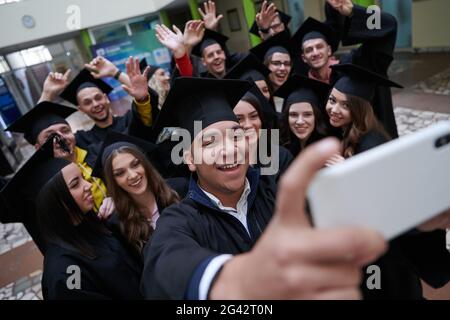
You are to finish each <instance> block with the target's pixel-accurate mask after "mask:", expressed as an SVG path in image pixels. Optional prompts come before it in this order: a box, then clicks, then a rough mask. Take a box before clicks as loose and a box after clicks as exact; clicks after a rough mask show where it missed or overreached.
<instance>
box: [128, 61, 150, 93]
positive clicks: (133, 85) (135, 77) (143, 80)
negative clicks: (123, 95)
mask: <svg viewBox="0 0 450 320" xmlns="http://www.w3.org/2000/svg"><path fill="white" fill-rule="evenodd" d="M125 66H126V69H127V75H128V78H129V79H130V85H129V86H128V85H122V88H123V90H125V91H126V92H127V93H128V94H129V95H130V96H132V97H133V98H134V99H136V101H138V102H144V101H146V100H147V99H148V96H149V95H148V84H147V74H148V72H149V71H150V67H149V66H147V68H145V70H144V72H143V73H141V70H140V69H139V59H138V58H133V57H129V58H128V61H127V62H126V64H125Z"/></svg>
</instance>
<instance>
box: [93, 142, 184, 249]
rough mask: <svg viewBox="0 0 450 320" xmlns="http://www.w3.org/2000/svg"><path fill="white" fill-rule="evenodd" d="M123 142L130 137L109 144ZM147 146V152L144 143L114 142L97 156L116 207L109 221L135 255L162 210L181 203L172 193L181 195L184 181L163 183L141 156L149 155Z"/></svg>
mask: <svg viewBox="0 0 450 320" xmlns="http://www.w3.org/2000/svg"><path fill="white" fill-rule="evenodd" d="M121 137H122V138H121ZM122 139H130V137H127V138H125V137H123V135H118V137H116V138H115V139H112V141H114V140H116V141H117V140H122ZM134 140H137V139H134ZM106 144H108V142H106ZM147 145H148V147H147V148H146V147H145V145H144V142H140V147H138V146H137V145H136V144H133V143H130V142H125V141H121V142H114V143H112V144H109V145H107V146H106V147H104V149H103V152H102V153H101V154H100V157H101V163H102V167H103V175H104V178H105V181H106V184H107V186H108V192H109V194H110V196H111V197H112V198H113V201H114V204H115V207H116V211H115V213H116V214H115V216H113V217H112V220H113V221H115V220H116V221H115V222H116V225H118V227H119V229H120V231H121V233H122V235H123V236H124V237H125V238H126V240H127V241H128V243H129V244H130V246H131V247H132V248H133V249H134V251H135V252H137V253H138V254H140V253H141V251H142V249H143V248H144V246H145V244H146V243H147V242H148V240H149V239H150V237H151V235H152V233H153V231H154V230H155V228H156V221H157V220H158V218H159V215H160V214H161V213H162V211H163V209H164V208H166V207H168V206H170V205H172V204H174V203H177V202H178V201H179V200H180V197H179V195H178V193H177V191H175V190H174V189H176V190H178V192H179V193H183V192H182V191H180V189H179V188H178V187H180V186H181V188H184V185H183V181H184V180H183V179H168V180H167V182H166V181H165V180H164V179H163V178H162V176H161V175H160V174H159V172H158V171H157V170H156V169H155V167H154V166H153V165H152V164H151V162H150V161H149V160H148V158H147V155H146V154H145V153H144V151H146V152H147V154H148V153H149V149H148V148H149V146H151V144H147ZM152 151H153V152H154V150H152ZM152 151H150V152H152ZM172 187H173V188H174V189H173V188H172Z"/></svg>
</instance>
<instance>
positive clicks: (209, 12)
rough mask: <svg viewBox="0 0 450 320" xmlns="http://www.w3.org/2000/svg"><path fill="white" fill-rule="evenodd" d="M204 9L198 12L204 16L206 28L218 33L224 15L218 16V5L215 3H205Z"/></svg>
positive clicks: (199, 9)
mask: <svg viewBox="0 0 450 320" xmlns="http://www.w3.org/2000/svg"><path fill="white" fill-rule="evenodd" d="M203 8H204V10H202V9H201V8H198V12H199V13H200V15H201V16H202V19H203V21H204V22H205V28H206V29H210V30H214V31H217V28H218V26H219V22H220V20H222V18H223V15H222V14H221V15H219V16H217V13H216V4H215V3H214V1H211V0H209V1H206V2H204V3H203Z"/></svg>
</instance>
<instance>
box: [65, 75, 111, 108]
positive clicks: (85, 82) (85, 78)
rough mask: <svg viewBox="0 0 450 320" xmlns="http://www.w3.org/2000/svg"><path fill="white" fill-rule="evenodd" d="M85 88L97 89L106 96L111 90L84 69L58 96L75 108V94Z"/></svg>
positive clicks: (76, 101)
mask: <svg viewBox="0 0 450 320" xmlns="http://www.w3.org/2000/svg"><path fill="white" fill-rule="evenodd" d="M85 88H98V89H100V90H101V91H102V92H103V93H105V94H107V95H108V94H109V93H110V92H111V91H112V90H113V88H112V87H111V86H110V85H109V84H107V83H106V82H105V81H103V80H101V79H95V78H94V77H93V76H92V75H91V72H90V71H89V70H88V69H86V68H84V69H83V70H81V71H80V73H78V75H77V76H76V77H75V79H73V80H72V82H71V83H69V85H68V86H67V87H66V88H65V89H64V91H63V92H62V93H61V94H60V95H59V96H60V97H61V98H63V99H64V100H66V101H69V102H70V103H72V104H73V105H75V106H77V105H78V100H77V94H78V92H80V91H81V90H82V89H85Z"/></svg>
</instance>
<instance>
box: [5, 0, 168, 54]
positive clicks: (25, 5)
mask: <svg viewBox="0 0 450 320" xmlns="http://www.w3.org/2000/svg"><path fill="white" fill-rule="evenodd" d="M173 1H174V0H31V1H21V2H18V3H13V4H9V5H2V6H0V30H1V36H0V48H3V47H8V46H12V45H15V44H19V43H24V42H28V41H34V40H38V39H42V38H47V37H51V36H56V35H60V34H64V33H68V32H73V31H76V30H70V29H69V28H68V21H69V22H70V21H73V20H71V19H70V18H71V16H72V17H73V16H74V15H73V14H71V13H67V10H68V8H70V7H71V6H74V5H75V6H78V8H79V12H80V15H79V17H80V29H85V28H90V27H94V26H98V25H102V24H107V23H111V22H114V21H117V20H123V19H129V18H132V17H136V16H139V15H144V14H149V13H153V12H157V11H159V10H160V9H162V8H163V7H165V6H166V5H168V4H170V3H172V2H173ZM72 13H73V11H72ZM24 15H30V16H32V17H33V18H34V20H35V27H34V28H32V29H27V28H25V27H24V25H23V24H22V17H23V16H24Z"/></svg>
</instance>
